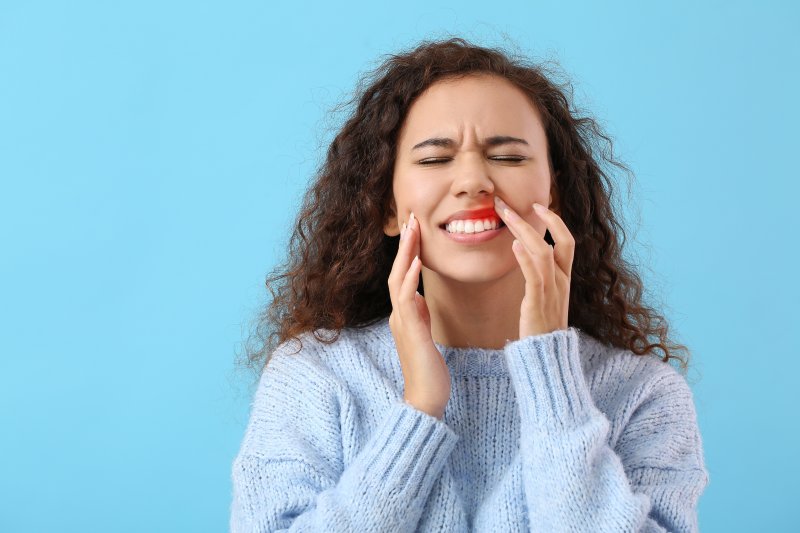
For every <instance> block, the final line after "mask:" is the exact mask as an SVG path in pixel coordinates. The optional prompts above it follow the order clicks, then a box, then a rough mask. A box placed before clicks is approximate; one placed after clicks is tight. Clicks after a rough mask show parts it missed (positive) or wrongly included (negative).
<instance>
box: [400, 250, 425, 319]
mask: <svg viewBox="0 0 800 533" xmlns="http://www.w3.org/2000/svg"><path fill="white" fill-rule="evenodd" d="M421 268H422V261H421V260H420V259H419V256H414V259H412V260H411V265H410V266H409V268H408V271H407V272H406V274H405V276H404V277H403V284H402V285H401V287H400V292H399V294H398V297H397V301H398V304H399V306H398V311H399V312H400V316H401V317H402V319H403V320H404V321H406V320H409V321H411V322H409V323H413V322H414V321H416V319H417V318H418V317H419V314H418V313H417V302H416V294H417V287H419V272H420V269H421Z"/></svg>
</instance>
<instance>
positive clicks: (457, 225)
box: [447, 218, 499, 233]
mask: <svg viewBox="0 0 800 533" xmlns="http://www.w3.org/2000/svg"><path fill="white" fill-rule="evenodd" d="M498 225H499V224H498V222H497V220H492V219H488V218H487V219H485V220H454V221H452V222H450V223H449V224H447V231H448V232H450V233H481V232H483V231H489V230H493V229H496V228H497V226H498Z"/></svg>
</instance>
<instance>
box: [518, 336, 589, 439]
mask: <svg viewBox="0 0 800 533" xmlns="http://www.w3.org/2000/svg"><path fill="white" fill-rule="evenodd" d="M504 351H505V354H506V361H507V363H508V367H509V374H510V375H511V379H512V381H513V382H514V388H515V392H516V395H517V402H518V403H519V407H520V416H521V418H522V421H523V423H528V424H533V425H534V426H538V427H541V428H543V429H544V430H552V429H559V428H566V427H574V426H577V425H580V424H581V423H583V422H585V421H586V420H587V419H588V418H589V417H590V416H592V414H593V410H596V409H597V408H596V407H595V406H594V402H593V401H592V396H591V394H590V392H589V388H588V386H587V385H586V379H585V378H584V375H583V369H582V367H581V358H580V351H579V339H578V331H577V330H576V329H575V328H574V327H570V328H568V329H558V330H555V331H551V332H550V333H544V334H540V335H530V336H528V337H525V338H522V339H518V340H515V341H512V342H510V343H508V344H506V345H505V348H504Z"/></svg>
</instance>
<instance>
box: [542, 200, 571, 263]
mask: <svg viewBox="0 0 800 533" xmlns="http://www.w3.org/2000/svg"><path fill="white" fill-rule="evenodd" d="M536 206H539V207H536ZM533 207H534V209H533V210H534V212H535V213H536V215H537V216H538V217H539V218H541V219H542V220H543V221H544V223H545V225H546V226H547V229H548V230H550V235H552V237H553V241H554V242H555V243H556V246H555V247H554V249H553V253H554V256H555V261H556V264H557V265H558V267H559V268H560V269H561V271H562V272H563V273H564V274H566V275H567V278H571V277H572V276H571V275H572V261H573V259H574V258H575V237H573V236H572V232H570V231H569V228H567V225H566V224H565V223H564V221H563V220H562V219H561V217H560V216H558V214H557V213H555V212H554V211H551V210H550V209H548V208H547V207H545V206H543V205H541V204H533Z"/></svg>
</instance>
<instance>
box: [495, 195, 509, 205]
mask: <svg viewBox="0 0 800 533" xmlns="http://www.w3.org/2000/svg"><path fill="white" fill-rule="evenodd" d="M494 203H496V204H497V205H498V206H500V207H501V208H503V207H506V203H505V202H504V201H503V200H501V199H500V197H499V196H495V197H494Z"/></svg>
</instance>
